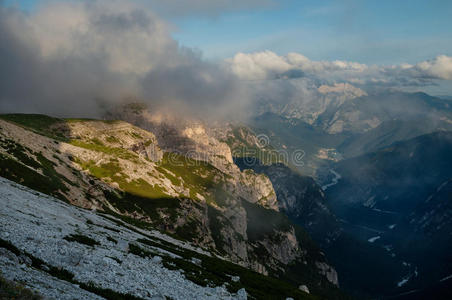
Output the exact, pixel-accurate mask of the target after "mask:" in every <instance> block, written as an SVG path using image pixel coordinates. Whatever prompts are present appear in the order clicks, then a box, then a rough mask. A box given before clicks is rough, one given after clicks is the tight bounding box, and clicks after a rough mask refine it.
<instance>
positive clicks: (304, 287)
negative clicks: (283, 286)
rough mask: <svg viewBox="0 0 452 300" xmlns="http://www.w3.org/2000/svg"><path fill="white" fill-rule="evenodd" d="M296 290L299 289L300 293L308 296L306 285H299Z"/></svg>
mask: <svg viewBox="0 0 452 300" xmlns="http://www.w3.org/2000/svg"><path fill="white" fill-rule="evenodd" d="M298 289H299V290H300V291H303V292H305V293H308V294H310V292H309V289H308V287H307V286H306V285H304V284H302V285H300V286H299V287H298Z"/></svg>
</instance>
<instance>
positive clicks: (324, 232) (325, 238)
mask: <svg viewBox="0 0 452 300" xmlns="http://www.w3.org/2000/svg"><path fill="white" fill-rule="evenodd" d="M234 161H235V162H236V164H237V165H238V166H239V167H240V169H242V170H246V169H250V168H251V169H252V170H253V171H254V172H256V173H258V174H265V175H266V176H268V178H269V179H270V181H271V182H272V184H273V187H274V189H275V192H276V197H277V199H278V207H279V210H280V211H282V212H284V213H285V214H286V215H287V216H288V217H289V218H290V219H291V220H293V221H294V222H295V223H297V224H299V225H300V226H302V227H303V228H305V229H306V230H307V231H308V233H309V234H310V235H311V236H312V237H313V239H314V240H315V241H316V242H317V243H318V244H319V245H320V246H322V248H323V247H326V246H327V245H328V244H329V243H331V242H332V241H334V240H335V239H336V238H337V237H338V236H339V235H340V233H341V228H340V223H339V221H338V220H337V219H336V217H335V216H334V215H333V213H332V212H331V210H330V209H329V208H328V207H327V204H326V199H325V195H324V192H323V190H322V188H321V187H320V186H319V185H318V184H317V183H316V182H315V181H314V179H312V178H311V177H308V176H302V175H300V174H299V173H298V172H297V171H295V170H292V169H291V168H289V167H287V166H286V165H284V164H281V163H278V164H271V165H265V164H262V163H255V164H252V165H248V164H247V163H246V160H245V159H244V158H235V159H234Z"/></svg>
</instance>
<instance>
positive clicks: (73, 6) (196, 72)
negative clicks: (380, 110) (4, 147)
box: [0, 0, 452, 115]
mask: <svg viewBox="0 0 452 300" xmlns="http://www.w3.org/2000/svg"><path fill="white" fill-rule="evenodd" d="M451 15H452V1H450V0H447V1H446V0H444V1H441V0H430V1H420V0H411V1H400V0H392V1H386V0H380V1H370V0H367V1H365V0H361V1H357V0H344V1H325V0H317V1H312V0H306V1H300V0H298V1H295V0H279V1H276V0H171V1H168V0H129V1H126V0H40V1H38V0H0V45H2V47H0V111H17V110H21V111H24V112H41V113H54V114H59V115H69V114H74V115H84V114H87V113H88V114H89V113H91V114H94V115H96V114H97V113H99V112H101V111H102V110H103V107H105V106H111V105H117V104H118V103H119V102H121V101H122V100H123V99H131V98H132V99H134V98H137V99H142V100H143V101H145V102H146V101H147V102H149V103H150V104H151V105H153V106H155V107H160V106H166V108H168V109H171V110H176V109H178V110H181V111H182V112H186V111H192V112H194V113H199V112H200V113H202V114H203V115H212V112H215V114H216V115H218V112H221V114H225V115H230V114H231V112H234V113H235V112H237V111H246V110H247V109H248V110H249V109H250V107H252V105H251V104H253V103H255V102H256V101H257V100H259V99H262V98H268V96H269V95H271V97H272V99H270V100H271V101H275V102H284V101H286V100H287V99H290V101H294V102H299V103H306V101H307V100H308V99H310V101H311V100H312V101H316V99H317V98H318V97H324V95H325V93H327V94H334V95H336V96H338V94H340V93H343V94H344V95H345V96H346V95H351V94H353V95H355V96H357V95H365V94H366V93H370V92H378V91H382V90H386V89H396V90H402V91H412V92H413V91H424V92H427V93H430V94H432V95H452V84H451V83H452V39H451V36H452V18H450V16H451ZM74 103H77V106H75V107H74V106H73V105H72V104H74Z"/></svg>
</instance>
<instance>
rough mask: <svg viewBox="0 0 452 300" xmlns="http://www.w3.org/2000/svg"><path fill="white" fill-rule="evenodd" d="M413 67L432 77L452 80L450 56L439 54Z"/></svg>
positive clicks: (451, 59) (451, 58)
mask: <svg viewBox="0 0 452 300" xmlns="http://www.w3.org/2000/svg"><path fill="white" fill-rule="evenodd" d="M413 68H414V69H416V70H418V71H419V72H420V73H422V74H425V75H429V76H431V77H432V78H437V79H444V80H452V57H450V56H446V55H440V56H437V57H436V58H435V59H433V60H429V61H424V62H420V63H418V64H416V65H415V66H414V67H413ZM408 69H410V68H408Z"/></svg>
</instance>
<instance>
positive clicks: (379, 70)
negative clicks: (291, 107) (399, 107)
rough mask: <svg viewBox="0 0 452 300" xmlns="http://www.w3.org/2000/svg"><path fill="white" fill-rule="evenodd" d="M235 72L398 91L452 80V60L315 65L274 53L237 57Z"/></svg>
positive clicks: (244, 75)
mask: <svg viewBox="0 0 452 300" xmlns="http://www.w3.org/2000/svg"><path fill="white" fill-rule="evenodd" d="M228 63H229V65H230V69H231V71H232V72H233V73H234V74H236V75H237V76H238V77H240V78H242V79H244V80H271V79H280V78H286V79H291V78H297V77H310V78H317V79H319V80H327V81H333V82H334V81H345V82H350V83H356V84H360V85H364V84H369V85H376V84H379V83H380V84H384V85H385V86H387V83H389V82H392V83H393V85H394V87H397V86H405V85H416V86H417V85H428V84H434V80H435V79H444V80H451V79H452V57H449V56H446V55H440V56H437V57H436V58H434V59H432V60H428V61H423V62H419V63H417V64H415V65H410V64H401V65H394V66H377V65H366V64H362V63H358V62H351V61H341V60H336V61H314V60H310V59H309V58H307V57H306V56H304V55H302V54H299V53H289V54H287V55H285V56H280V55H277V54H276V53H273V52H271V51H263V52H256V53H249V54H245V53H237V54H236V55H235V56H234V57H233V58H231V59H229V60H228Z"/></svg>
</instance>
